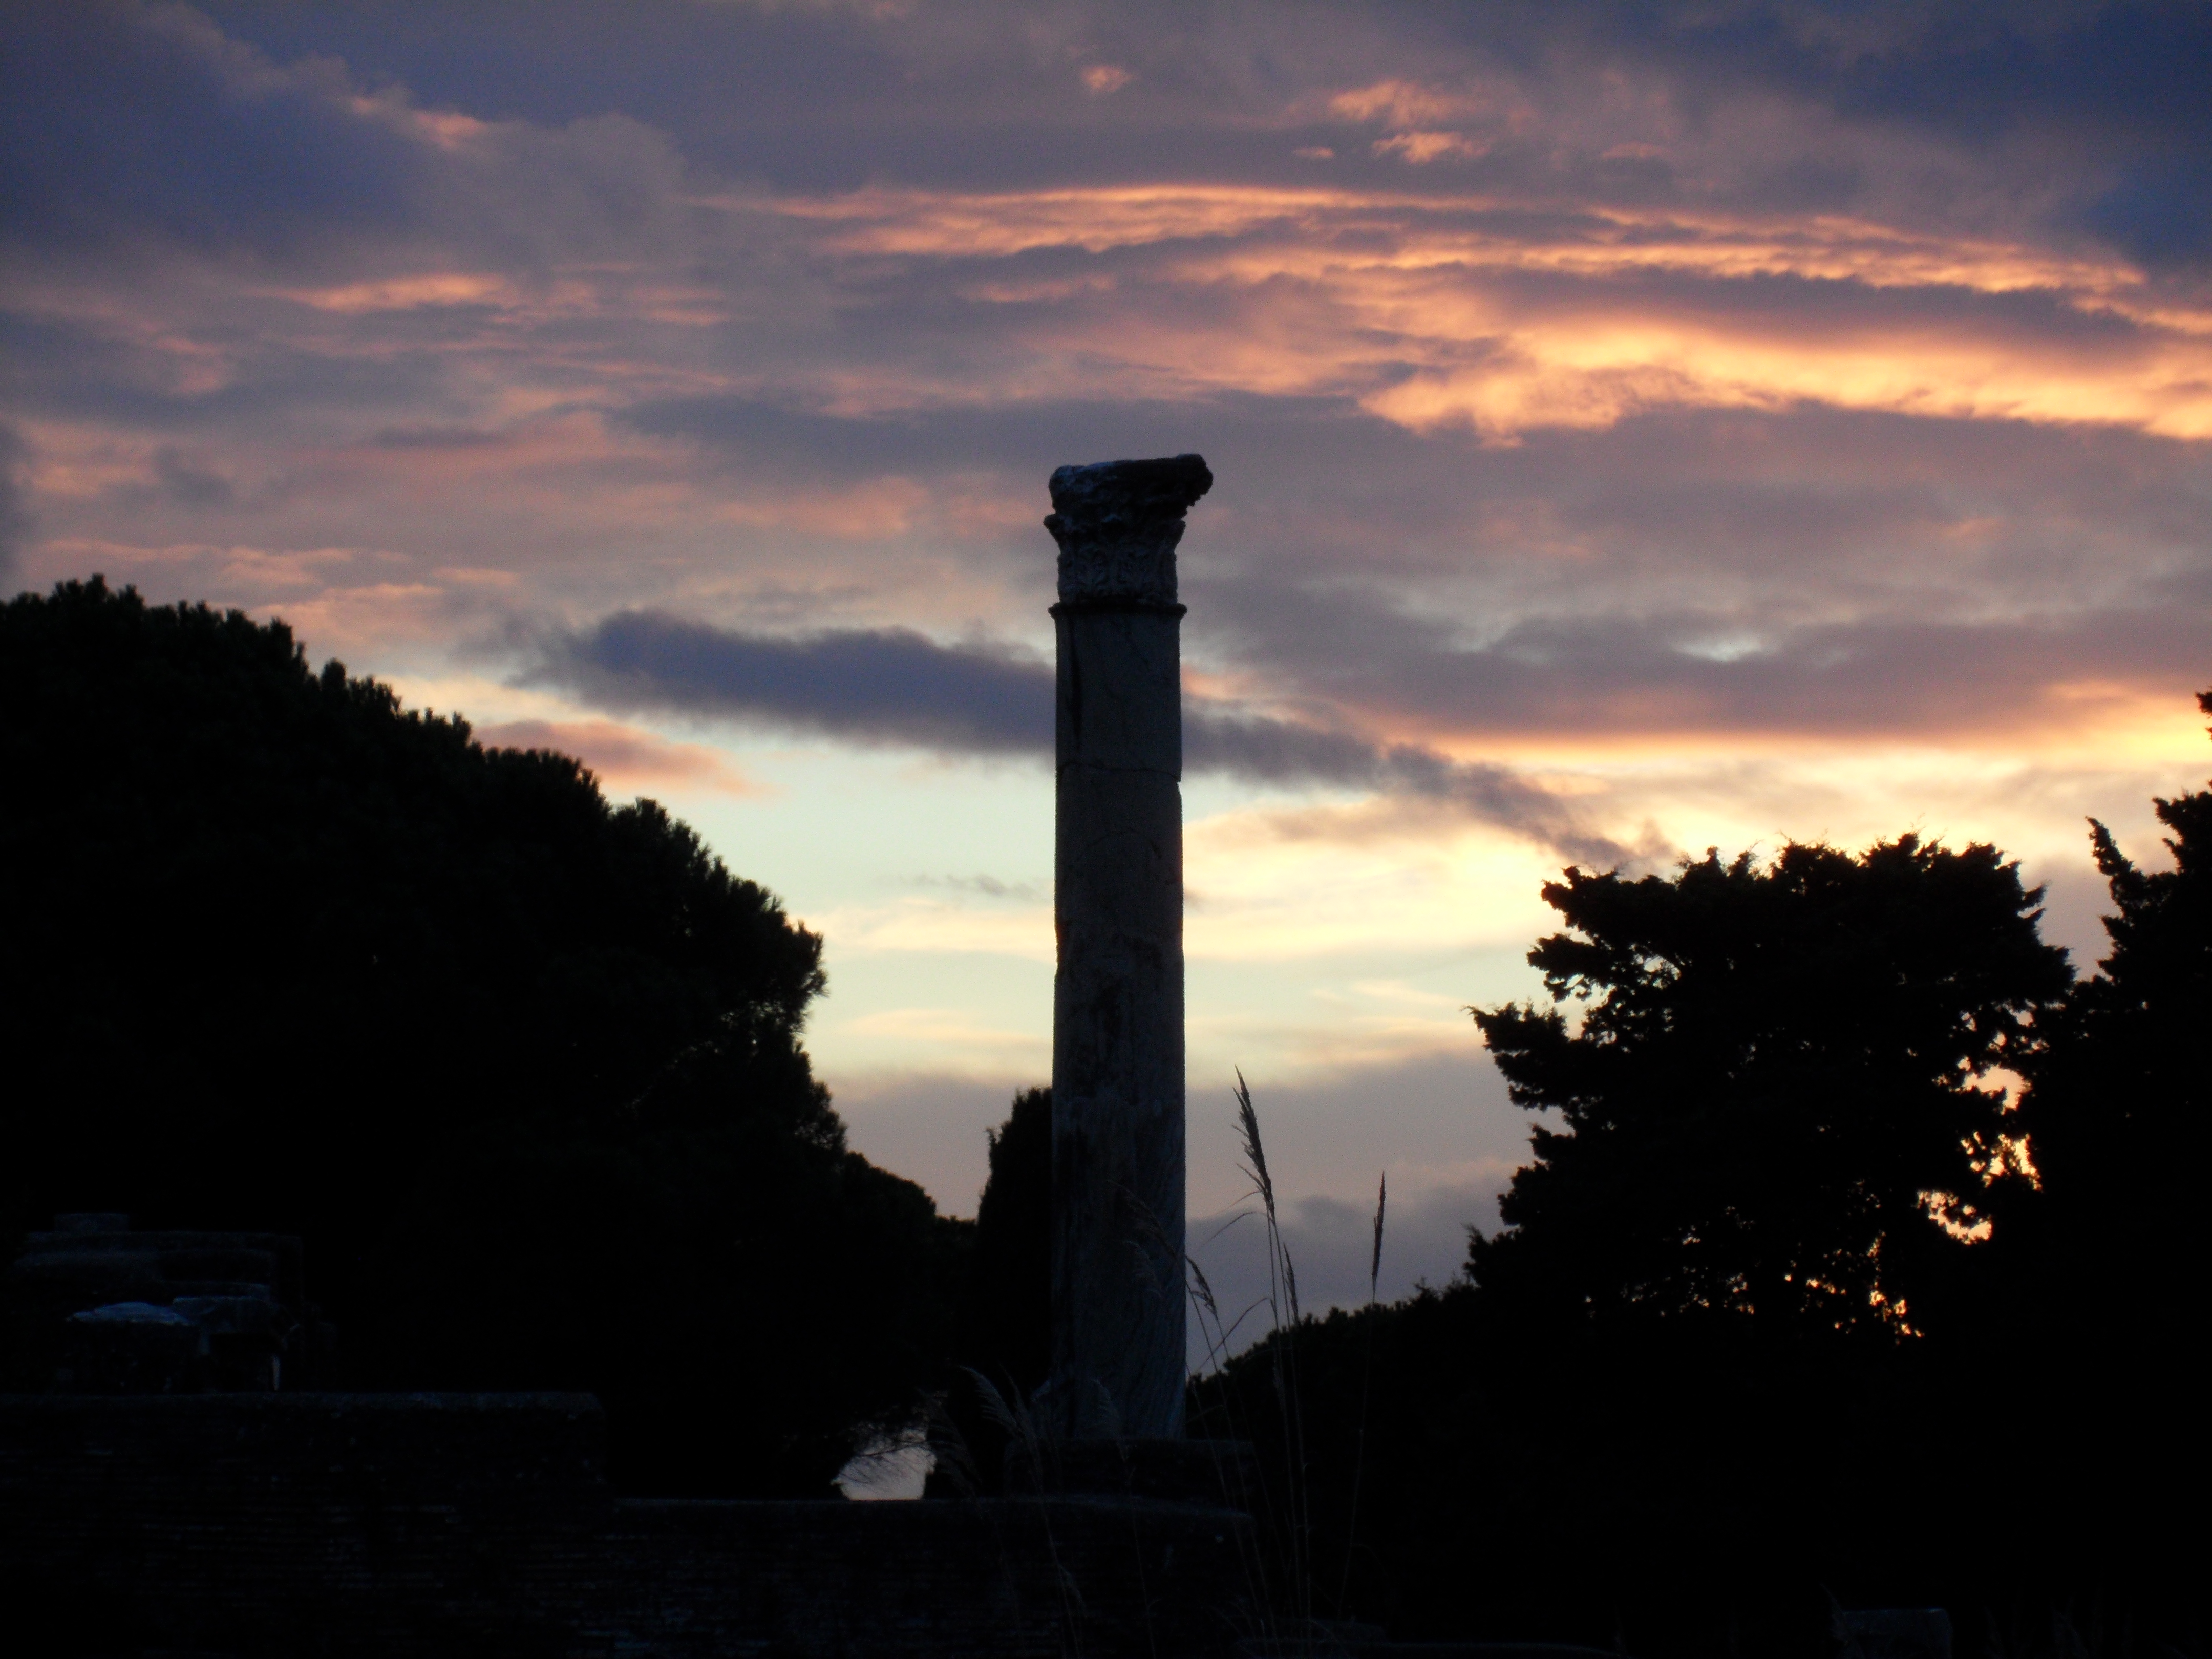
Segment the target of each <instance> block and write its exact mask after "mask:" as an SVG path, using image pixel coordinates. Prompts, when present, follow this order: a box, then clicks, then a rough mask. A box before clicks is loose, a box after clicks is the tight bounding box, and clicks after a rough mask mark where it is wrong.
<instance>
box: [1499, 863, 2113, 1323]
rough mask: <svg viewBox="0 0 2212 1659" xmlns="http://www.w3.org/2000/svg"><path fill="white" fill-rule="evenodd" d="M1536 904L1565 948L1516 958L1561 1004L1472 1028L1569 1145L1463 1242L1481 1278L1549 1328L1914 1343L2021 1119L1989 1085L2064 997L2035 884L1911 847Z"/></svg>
mask: <svg viewBox="0 0 2212 1659" xmlns="http://www.w3.org/2000/svg"><path fill="white" fill-rule="evenodd" d="M1543 891H1544V897H1545V899H1546V901H1547V902H1548V903H1550V904H1551V905H1552V907H1553V908H1554V909H1556V910H1558V911H1559V913H1560V915H1562V916H1563V917H1565V921H1566V922H1567V924H1568V927H1569V930H1570V931H1568V932H1566V933H1558V934H1553V935H1552V936H1551V937H1549V938H1547V939H1543V940H1541V941H1540V942H1539V943H1538V945H1536V947H1535V949H1534V951H1531V952H1530V953H1529V957H1528V960H1529V962H1530V963H1532V964H1533V965H1534V966H1535V967H1537V968H1540V969H1542V970H1543V974H1544V981H1545V985H1546V988H1547V990H1548V991H1549V992H1550V993H1551V994H1552V996H1553V999H1554V1003H1555V1006H1553V1007H1552V1008H1550V1009H1546V1010H1542V1011H1539V1010H1537V1009H1535V1008H1534V1007H1533V1006H1510V1005H1509V1006H1502V1007H1497V1008H1490V1009H1484V1010H1480V1011H1478V1012H1476V1013H1475V1020H1476V1023H1477V1024H1478V1025H1480V1028H1481V1030H1482V1035H1483V1037H1484V1040H1485V1041H1486V1042H1487V1043H1488V1044H1489V1046H1490V1048H1491V1051H1492V1054H1494V1055H1495V1056H1496V1058H1497V1061H1498V1068H1499V1069H1500V1070H1501V1071H1502V1072H1504V1074H1505V1077H1506V1079H1507V1080H1508V1082H1509V1084H1510V1088H1511V1092H1512V1097H1513V1099H1514V1100H1515V1101H1516V1103H1520V1104H1522V1105H1524V1106H1531V1107H1536V1108H1539V1109H1556V1110H1558V1111H1559V1114H1560V1117H1561V1119H1562V1121H1563V1127H1560V1128H1558V1129H1553V1128H1549V1127H1542V1126H1539V1127H1536V1128H1535V1129H1534V1132H1533V1137H1532V1149H1533V1152H1534V1158H1533V1159H1532V1160H1531V1162H1530V1163H1529V1164H1528V1165H1527V1166H1526V1167H1524V1168H1523V1169H1522V1170H1519V1171H1518V1172H1516V1175H1515V1176H1514V1179H1513V1182H1512V1186H1511V1188H1510V1191H1509V1192H1508V1193H1507V1194H1506V1195H1505V1199H1504V1204H1503V1206H1502V1210H1501V1214H1502V1216H1503V1218H1504V1221H1505V1222H1506V1224H1507V1227H1508V1231H1504V1232H1501V1233H1499V1234H1498V1235H1496V1236H1494V1237H1482V1236H1480V1235H1477V1236H1475V1237H1474V1240H1473V1243H1472V1249H1471V1251H1470V1255H1469V1258H1468V1270H1469V1273H1470V1274H1471V1275H1472V1277H1473V1278H1474V1280H1475V1282H1476V1284H1477V1285H1480V1287H1481V1288H1482V1289H1483V1290H1484V1291H1486V1292H1490V1293H1492V1294H1494V1295H1497V1296H1501V1297H1506V1298H1507V1299H1509V1300H1513V1301H1517V1302H1521V1303H1524V1304H1527V1306H1528V1310H1530V1311H1531V1312H1532V1313H1538V1312H1541V1314H1542V1315H1543V1316H1547V1317H1549V1318H1553V1319H1559V1318H1572V1319H1595V1320H1599V1321H1618V1320H1631V1321H1655V1320H1676V1321H1679V1320H1685V1319H1692V1320H1694V1319H1706V1318H1714V1319H1727V1320H1731V1321H1737V1322H1742V1321H1750V1322H1753V1323H1754V1325H1755V1326H1756V1328H1762V1329H1767V1330H1771V1331H1778V1332H1790V1333H1793V1334H1814V1333H1817V1334H1831V1335H1832V1334H1860V1335H1864V1334H1877V1333H1880V1334H1890V1335H1896V1334H1905V1333H1908V1332H1910V1331H1911V1330H1913V1329H1915V1328H1919V1327H1921V1326H1923V1325H1924V1323H1925V1322H1926V1320H1927V1319H1928V1318H1929V1316H1930V1315H1931V1313H1932V1312H1933V1310H1934V1308H1935V1305H1936V1303H1937V1301H1938V1300H1939V1299H1940V1298H1941V1297H1942V1295H1943V1294H1944V1291H1945V1289H1946V1285H1947V1279H1948V1269H1949V1267H1951V1265H1952V1264H1953V1263H1954V1261H1955V1259H1956V1257H1957V1255H1958V1254H1959V1253H1960V1249H1961V1243H1960V1240H1961V1237H1962V1236H1964V1235H1967V1234H1970V1233H1972V1232H1973V1231H1976V1230H1978V1228H1979V1227H1980V1226H1981V1225H1982V1224H1984V1221H1985V1220H1986V1216H1985V1213H1984V1206H1983V1203H1982V1198H1983V1192H1984V1187H1985V1185H1986V1183H1987V1181H1988V1179H1989V1177H1990V1176H1991V1175H1992V1173H1994V1172H1996V1170H1998V1169H1999V1168H2000V1167H2001V1165H2002V1161H2003V1158H2004V1157H2005V1145H2006V1142H2007V1138H2008V1131H2011V1130H2012V1129H2014V1128H2015V1125H2013V1124H2012V1123H2011V1122H2009V1121H2008V1113H2007V1109H2006V1098H2005V1094H2004V1091H2003V1090H2002V1088H2001V1087H2000V1086H1998V1085H1996V1084H1994V1083H1991V1082H1989V1081H1987V1080H1986V1079H1987V1078H1988V1074H1989V1073H1990V1072H1991V1071H1992V1070H1993V1069H1995V1068H1997V1067H2001V1066H2013V1065H2016V1064H2018V1063H2019V1062H2020V1060H2021V1057H2022V1055H2023V1054H2024V1053H2025V1052H2026V1050H2027V1048H2028V1047H2029V1046H2030V1044H2031V1042H2032V1036H2033V1020H2034V1018H2036V1016H2037V1015H2038V1014H2039V1012H2045V1011H2047V1010H2048V1009H2050V1008H2051V1006H2053V1005H2054V1004H2055V1003H2056V1001H2057V999H2058V998H2059V997H2060V996H2062V995H2063V993H2064V992H2065V990H2066V988H2067V986H2068V984H2069V981H2070V979H2071V975H2070V972H2069V969H2068V966H2067V961H2066V956H2065V952H2064V951H2061V950H2059V949H2057V947H2054V946H2051V945H2045V944H2044V943H2042V942H2041V940H2040V939H2039V938H2038V937H2037V933H2036V920H2037V917H2038V916H2039V914H2040V913H2039V911H2038V909H2037V908H2036V907H2037V904H2038V902H2039V899H2040V896H2041V894H2040V891H2039V890H2036V891H2028V890H2023V889H2022V887H2021V881H2020V873H2019V868H2018V866H2017V865H2015V864H2012V863H2008V862H2007V861H2006V860H2004V859H2003V858H2002V855H2001V854H1998V853H1997V852H1996V849H1995V848H1990V847H1986V846H1978V845H1977V846H1972V847H1968V848H1966V849H1964V850H1963V851H1960V852H1953V851H1951V850H1949V849H1948V848H1943V847H1942V846H1939V845H1934V844H1927V843H1923V842H1921V841H1919V840H1918V839H1917V837H1915V836H1903V837H1901V838H1899V840H1897V841H1895V842H1883V843H1881V844H1879V845H1877V846H1875V847H1873V848H1869V850H1868V851H1867V852H1866V853H1864V854H1860V855H1857V856H1854V855H1852V854H1847V853H1844V852H1841V851H1838V849H1836V848H1830V847H1826V846H1818V845H1799V844H1793V845H1791V846H1790V847H1787V848H1784V850H1783V852H1782V853H1781V854H1780V855H1779V856H1778V857H1777V858H1775V859H1774V860H1772V861H1771V863H1769V864H1766V865H1764V866H1762V865H1760V864H1758V863H1756V862H1755V861H1754V860H1753V859H1752V858H1751V857H1750V855H1748V854H1745V855H1743V856H1741V857H1739V858H1737V859H1735V860H1734V861H1732V862H1729V863H1726V864H1723V862H1721V860H1720V859H1719V857H1718V855H1717V854H1711V853H1709V854H1707V855H1706V856H1705V859H1704V860H1700V861H1697V862H1689V861H1685V863H1684V864H1683V866H1681V868H1680V870H1679V871H1678V872H1676V873H1675V874H1674V876H1673V877H1672V878H1661V877H1658V876H1646V877H1644V878H1642V879H1640V880H1633V881H1632V880H1627V879H1625V878H1622V877H1621V876H1620V875H1619V874H1617V873H1610V874H1606V875H1596V876H1593V875H1587V874H1584V873H1583V872H1580V871H1569V872H1567V875H1566V878H1565V881H1563V882H1556V883H1553V884H1548V885H1547V886H1546V887H1545V889H1544V890H1543ZM1568 1000H1578V1001H1583V1002H1585V1003H1586V1004H1587V1005H1588V1006H1587V1007H1586V1008H1585V1009H1584V1010H1583V1014H1582V1018H1581V1020H1580V1022H1579V1025H1578V1027H1577V1028H1575V1029H1570V1027H1569V1024H1568V1023H1567V1021H1566V1019H1565V1016H1564V1014H1563V1012H1562V1011H1561V1009H1560V1008H1559V1006H1556V1005H1557V1004H1559V1003H1561V1002H1565V1001H1568Z"/></svg>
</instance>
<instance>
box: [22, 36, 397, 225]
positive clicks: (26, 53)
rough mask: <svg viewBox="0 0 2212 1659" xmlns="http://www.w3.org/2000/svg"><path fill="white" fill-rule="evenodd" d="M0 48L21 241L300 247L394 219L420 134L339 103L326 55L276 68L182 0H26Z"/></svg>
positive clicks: (342, 98)
mask: <svg viewBox="0 0 2212 1659" xmlns="http://www.w3.org/2000/svg"><path fill="white" fill-rule="evenodd" d="M8 37H9V38H8V51H7V52H5V53H4V54H0V154H4V155H6V156H7V158H8V165H7V166H6V167H0V219H4V220H5V221H6V222H8V224H9V234H10V235H11V236H13V237H15V238H17V239H19V240H37V241H44V242H58V243H61V244H64V245H79V246H82V245H91V246H102V247H107V248H111V249H112V248H114V247H115V246H117V245H118V244H125V245H127V244H128V243H130V242H131V241H133V240H140V239H143V238H146V237H149V236H153V237H160V238H165V239H168V240H174V241H177V242H180V243H183V244H185V245H186V246H191V247H196V248H201V249H217V248H220V249H231V248H243V249H250V250H252V251H254V252H258V253H262V254H264V255H276V256H281V255H283V254H286V253H289V252H295V251H296V250H297V248H298V246H299V244H300V241H301V238H302V237H303V236H305V235H307V234H313V231H314V229H315V228H320V229H321V231H322V232H323V233H324V234H332V233H336V232H340V231H342V232H343V234H344V236H345V237H346V239H347V240H356V239H362V240H365V239H368V238H373V237H374V236H375V235H376V234H379V233H380V232H382V233H386V234H389V233H390V232H392V230H394V229H397V228H399V227H401V226H402V225H403V224H404V222H406V221H407V220H408V218H409V217H410V216H411V212H412V211H413V210H414V208H415V206H416V203H417V201H418V199H419V198H420V197H421V196H422V192H423V191H424V190H425V189H426V188H427V180H426V178H425V167H424V162H425V160H426V157H425V156H424V155H423V154H422V147H421V146H418V145H415V144H410V143H409V142H408V141H407V139H406V138H405V137H404V136H402V135H401V134H399V133H398V132H396V131H392V130H391V129H389V128H387V127H384V126H381V125H378V124H376V123H374V122H368V121H364V120H363V119H362V118H360V116H359V115H358V114H357V113H356V112H353V111H351V110H349V108H348V106H347V104H346V100H347V98H348V96H349V94H350V93H351V92H352V90H353V88H350V87H349V85H348V83H347V82H346V79H345V76H344V72H343V68H342V67H341V66H340V65H339V64H337V63H336V62H335V61H333V60H331V59H328V58H305V59H302V60H301V62H299V63H297V64H294V65H292V66H290V67H283V68H280V67H279V66H277V65H276V64H271V63H270V61H269V60H268V59H267V58H264V56H263V55H262V54H261V53H259V52H256V51H254V50H253V49H252V48H251V47H249V46H242V45H240V44H239V43H237V42H234V41H232V40H228V39H226V38H225V37H224V36H223V34H222V32H221V31H220V30H218V29H217V28H216V27H215V26H214V25H213V24H211V23H210V21H208V20H207V19H206V18H205V17H204V16H202V15H199V14H197V13H195V12H192V11H190V10H188V9H185V8H184V7H182V6H165V7H161V8H158V9H157V8H149V7H145V6H141V5H137V4H134V3H129V0H45V3H40V0H33V3H30V4H27V5H23V6H17V7H11V8H10V9H9V21H8Z"/></svg>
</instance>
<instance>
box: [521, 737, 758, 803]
mask: <svg viewBox="0 0 2212 1659" xmlns="http://www.w3.org/2000/svg"><path fill="white" fill-rule="evenodd" d="M477 741H478V742H480V743H482V744H483V745H484V746H485V747H486V748H488V749H550V750H556V751H557V752H559V753H561V754H563V755H574V757H576V758H577V759H578V760H580V761H582V762H583V763H584V764H585V765H586V766H588V767H590V768H591V769H592V771H594V772H596V773H598V774H599V778H600V781H602V782H604V783H605V784H608V785H610V786H612V787H620V788H624V789H629V790H637V789H641V788H653V787H659V788H677V789H712V790H714V791H717V792H719V793H724V794H732V795H750V794H755V793H759V790H760V786H759V785H758V784H757V783H754V782H753V781H751V780H750V779H749V778H747V777H746V776H745V775H744V774H743V773H741V772H739V771H738V769H737V768H736V767H734V766H732V765H731V764H730V763H729V762H728V760H727V759H726V758H725V757H723V755H722V754H721V753H720V750H714V749H710V748H708V747H707V746H706V745H705V744H696V743H671V742H670V741H669V740H668V739H667V738H661V737H656V736H654V735H653V733H652V732H644V731H641V730H639V729H638V728H637V727H636V726H623V725H622V724H620V723H619V722H617V721H615V720H508V721H506V722H504V723H503V724H501V725H498V726H478V727H477Z"/></svg>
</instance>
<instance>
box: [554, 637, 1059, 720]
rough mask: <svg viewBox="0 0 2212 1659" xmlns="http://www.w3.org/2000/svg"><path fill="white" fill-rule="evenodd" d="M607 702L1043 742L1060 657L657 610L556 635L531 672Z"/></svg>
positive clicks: (623, 708)
mask: <svg viewBox="0 0 2212 1659" xmlns="http://www.w3.org/2000/svg"><path fill="white" fill-rule="evenodd" d="M530 678H531V679H532V681H533V682H535V683H538V684H556V685H559V686H562V688H564V689H565V690H569V691H572V692H574V694H575V695H577V696H580V697H584V698H586V699H588V700H589V701H591V702H593V703H596V704H597V705H598V706H599V707H600V708H609V709H613V710H616V711H618V712H624V713H631V712H639V711H644V710H654V711H659V712H665V713H675V714H693V715H706V716H713V717H720V718H723V719H732V720H750V721H756V722H761V723H765V724H769V725H775V726H787V727H792V728H795V729H797V730H799V731H805V732H823V733H825V734H828V735H830V736H835V737H840V738H846V739H848V740H851V741H855V742H861V743H890V744H915V745H916V746H919V747H921V748H927V749H935V750H944V751H946V752H950V753H955V754H973V755H1006V754H1030V755H1036V754H1046V753H1049V752H1050V750H1051V748H1052V696H1053V691H1052V669H1051V668H1050V667H1049V666H1048V665H1046V664H1043V663H1041V662H1038V661H1036V660H1035V659H1029V658H1024V657H1021V656H1018V655H1016V654H1014V653H1012V652H1009V651H1006V650H1002V649H999V648H995V647H987V646H970V647H951V646H942V645H939V644H937V643H935V642H934V641H931V640H928V639H926V638H924V637H923V636H922V635H920V634H916V633H913V632H910V631H908V630H907V629H851V630H846V631H842V632H836V633H825V634H817V635H809V636H803V637H799V638H784V637H779V636H775V635H757V634H738V633H732V632H727V631H725V630H723V629H716V628H709V627H707V626H705V625H704V624H702V623H690V622H684V621H682V620H680V619H679V618H677V617H665V616H660V615H658V614H656V613H654V612H653V611H624V612H623V613H621V614H620V615H618V616H613V617H607V618H605V620H604V621H602V622H600V623H599V624H598V625H596V626H595V627H593V628H591V629H587V630H586V631H585V632H583V633H580V634H574V635H567V636H565V637H563V638H561V639H558V640H556V641H554V642H553V643H552V644H551V645H550V647H548V648H547V650H546V653H545V655H544V660H543V661H542V662H541V663H540V664H538V665H536V666H535V667H534V668H533V669H532V672H531V677H530Z"/></svg>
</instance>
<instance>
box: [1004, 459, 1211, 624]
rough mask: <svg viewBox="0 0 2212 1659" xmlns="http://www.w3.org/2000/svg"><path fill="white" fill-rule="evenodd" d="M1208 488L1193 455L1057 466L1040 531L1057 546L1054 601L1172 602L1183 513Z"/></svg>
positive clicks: (1200, 464)
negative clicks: (1057, 583) (1057, 589)
mask: <svg viewBox="0 0 2212 1659" xmlns="http://www.w3.org/2000/svg"><path fill="white" fill-rule="evenodd" d="M1212 488H1213V474H1212V473H1211V472H1209V471H1206V462H1205V461H1204V460H1203V459H1201V458H1200V457H1199V456H1196V455H1174V456H1170V457H1167V458H1164V459H1160V460H1157V461H1100V462H1097V464H1096V465H1091V466H1063V467H1061V468H1060V469H1059V470H1058V471H1055V472H1054V474H1053V475H1052V508H1053V510H1052V516H1051V517H1050V518H1048V519H1047V520H1045V521H1044V527H1045V528H1046V529H1047V530H1049V531H1050V532H1052V538H1053V539H1054V541H1056V542H1058V543H1059V544H1060V603H1062V604H1063V605H1069V604H1073V605H1085V604H1091V603H1095V602H1098V601H1102V600H1103V601H1107V602H1110V603H1119V604H1137V605H1173V604H1175V602H1176V562H1175V554H1176V543H1178V542H1180V541H1181V540H1182V530H1183V523H1182V516H1183V514H1184V513H1188V511H1189V510H1190V507H1191V503H1192V502H1194V501H1196V500H1197V499H1198V498H1199V497H1200V496H1201V495H1204V494H1206V491H1207V490H1209V489H1212Z"/></svg>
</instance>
